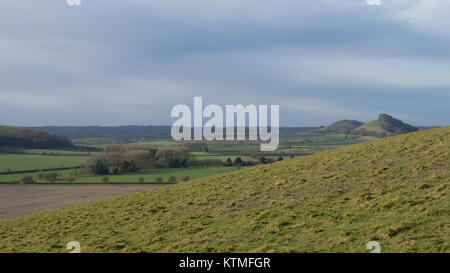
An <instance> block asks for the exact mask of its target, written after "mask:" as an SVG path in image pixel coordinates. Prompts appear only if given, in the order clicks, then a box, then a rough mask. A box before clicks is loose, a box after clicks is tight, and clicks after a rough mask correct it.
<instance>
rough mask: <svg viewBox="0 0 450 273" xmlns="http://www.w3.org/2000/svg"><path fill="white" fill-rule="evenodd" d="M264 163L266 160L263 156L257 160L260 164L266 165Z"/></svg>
mask: <svg viewBox="0 0 450 273" xmlns="http://www.w3.org/2000/svg"><path fill="white" fill-rule="evenodd" d="M266 161H267V160H266V158H265V157H264V156H262V157H260V158H259V162H260V163H262V164H266Z"/></svg>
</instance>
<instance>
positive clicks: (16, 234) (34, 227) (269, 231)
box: [0, 127, 450, 252]
mask: <svg viewBox="0 0 450 273" xmlns="http://www.w3.org/2000/svg"><path fill="white" fill-rule="evenodd" d="M449 136H450V127H445V128H439V129H433V130H426V131H420V132H417V133H410V134H406V135H401V136H395V137H388V138H385V139H381V140H376V141H372V142H368V143H362V144H356V145H352V146H347V147H341V148H339V149H335V150H332V151H327V152H323V153H317V154H315V155H311V156H303V157H297V158H295V159H291V160H285V161H282V162H277V163H274V164H269V165H259V166H256V167H252V168H248V169H245V170H240V171H235V172H230V173H226V174H220V175H217V176H212V177H206V178H201V179H197V180H194V181H190V182H186V183H179V184H176V185H171V186H169V187H162V188H158V189H154V190H151V191H146V192H141V193H135V194H130V195H126V196H120V197H115V198H112V199H109V200H102V201H97V202H92V203H88V204H83V205H78V206H74V207H69V208H64V209H58V210H53V211H47V212H42V213H38V214H34V215H28V216H24V217H19V218H13V219H7V220H3V221H0V230H2V236H1V237H0V251H2V252H11V251H13V252H15V251H23V252H36V251H45V252H66V249H65V246H66V244H67V242H70V241H73V240H77V241H79V242H80V244H81V245H82V247H83V251H85V252H142V251H145V252H365V251H366V244H367V243H368V242H369V241H373V240H376V241H378V242H379V243H380V244H381V246H382V248H383V252H448V251H450V244H449V241H448V238H449V235H450V226H449V225H448V213H449V205H450V204H449V198H448V196H449V187H448V186H449V182H450V178H449V177H450V170H449V169H448V166H449V164H450V157H449V152H450V151H449V149H450V143H449V141H450V137H449ZM130 219H132V220H130ZM117 223H120V225H118V224H117Z"/></svg>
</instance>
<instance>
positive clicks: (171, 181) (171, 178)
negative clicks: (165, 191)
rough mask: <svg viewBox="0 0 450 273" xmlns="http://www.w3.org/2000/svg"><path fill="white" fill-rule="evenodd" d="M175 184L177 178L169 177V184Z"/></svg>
mask: <svg viewBox="0 0 450 273" xmlns="http://www.w3.org/2000/svg"><path fill="white" fill-rule="evenodd" d="M176 182H177V178H176V177H175V176H173V175H172V176H171V177H169V183H176Z"/></svg>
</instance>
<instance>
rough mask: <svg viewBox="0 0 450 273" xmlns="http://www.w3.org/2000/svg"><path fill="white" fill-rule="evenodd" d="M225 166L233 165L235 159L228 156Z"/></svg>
mask: <svg viewBox="0 0 450 273" xmlns="http://www.w3.org/2000/svg"><path fill="white" fill-rule="evenodd" d="M225 166H233V161H231V158H227V161H226V162H225Z"/></svg>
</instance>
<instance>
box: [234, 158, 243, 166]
mask: <svg viewBox="0 0 450 273" xmlns="http://www.w3.org/2000/svg"><path fill="white" fill-rule="evenodd" d="M234 165H242V158H240V157H236V159H235V160H234Z"/></svg>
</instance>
